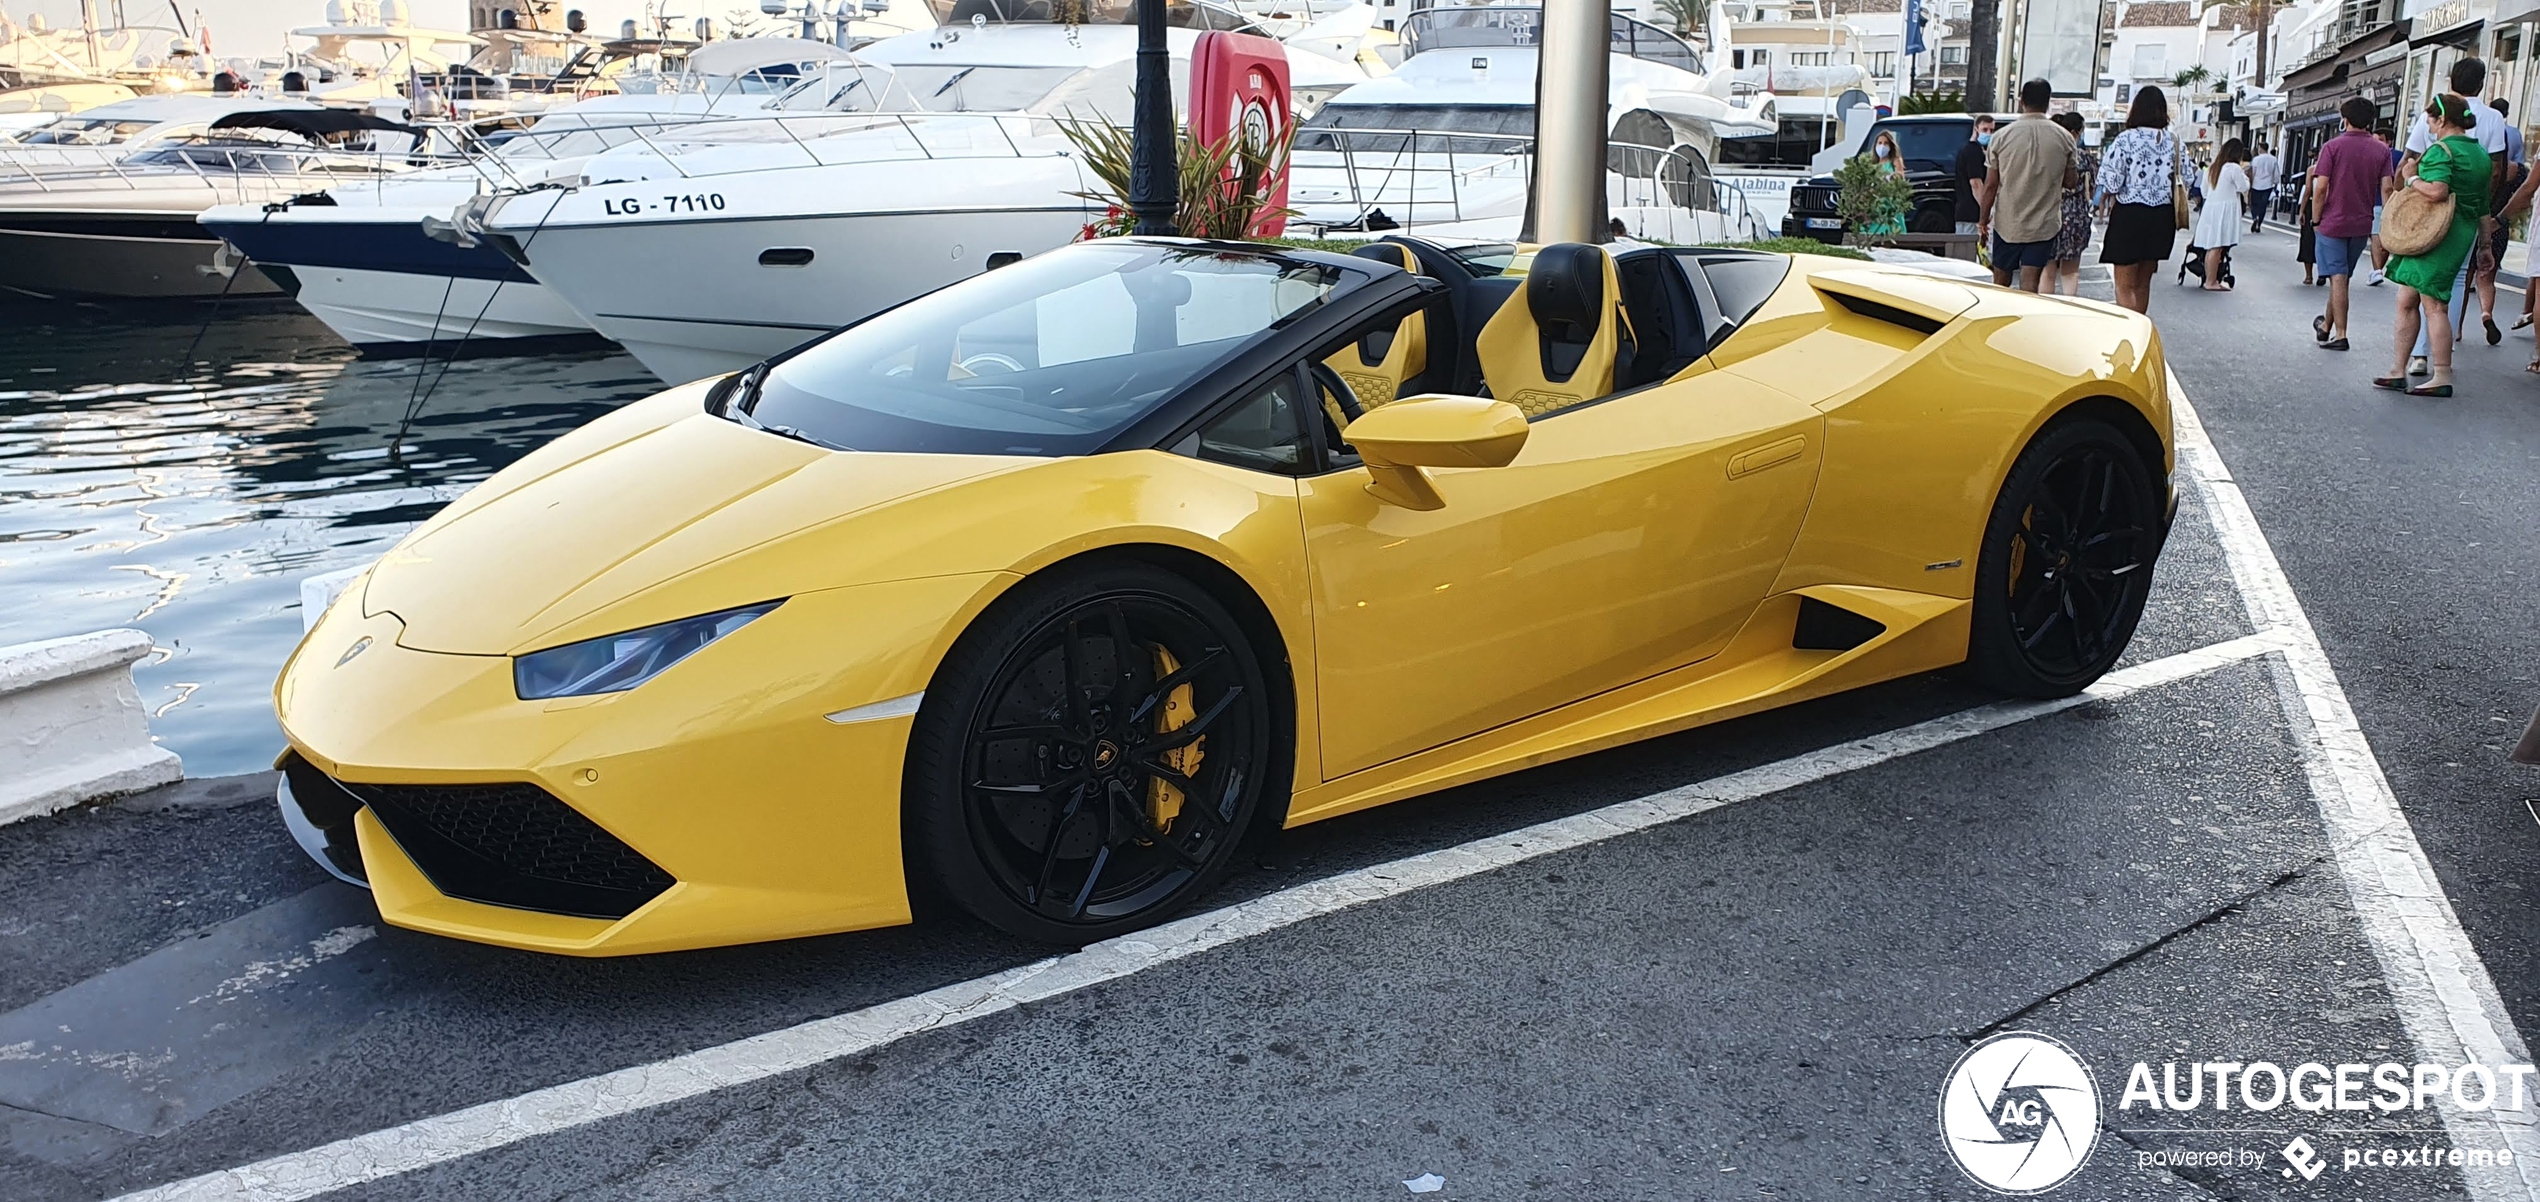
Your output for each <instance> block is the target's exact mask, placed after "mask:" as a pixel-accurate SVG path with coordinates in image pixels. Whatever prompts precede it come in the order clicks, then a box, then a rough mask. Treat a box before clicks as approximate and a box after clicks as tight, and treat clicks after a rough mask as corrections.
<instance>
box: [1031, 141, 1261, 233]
mask: <svg viewBox="0 0 2540 1202" xmlns="http://www.w3.org/2000/svg"><path fill="white" fill-rule="evenodd" d="M1058 128H1059V131H1060V132H1061V133H1064V134H1066V135H1067V140H1068V141H1069V142H1072V143H1074V144H1075V146H1076V153H1077V154H1078V155H1079V156H1080V157H1081V158H1082V159H1083V160H1084V164H1085V169H1086V170H1087V171H1089V172H1091V173H1092V174H1093V176H1094V178H1095V180H1097V181H1099V184H1100V186H1099V187H1097V188H1096V189H1094V190H1093V191H1090V192H1076V193H1072V194H1071V195H1075V196H1080V197H1083V198H1084V199H1086V200H1091V201H1096V202H1099V203H1101V204H1103V205H1105V206H1107V210H1108V211H1106V212H1105V213H1104V214H1103V216H1102V217H1100V218H1097V219H1096V220H1094V221H1093V222H1091V223H1089V224H1087V225H1086V226H1085V235H1084V236H1085V237H1088V238H1107V237H1113V236H1116V235H1120V234H1126V233H1128V232H1130V231H1131V230H1132V229H1134V228H1136V226H1137V215H1136V214H1135V213H1134V212H1132V211H1131V210H1130V208H1129V164H1130V162H1131V160H1132V158H1133V155H1134V150H1133V139H1132V137H1131V135H1130V131H1128V130H1126V129H1122V128H1121V127H1119V126H1117V125H1113V124H1112V123H1110V122H1109V121H1061V122H1059V123H1058ZM1173 140H1174V144H1175V148H1176V157H1177V159H1178V160H1179V167H1180V176H1181V190H1180V196H1181V205H1180V207H1179V208H1178V209H1177V210H1175V213H1174V218H1173V225H1174V228H1175V229H1177V230H1179V231H1181V233H1182V235H1183V236H1184V237H1187V238H1249V237H1251V236H1252V231H1253V229H1254V227H1256V226H1258V225H1260V224H1261V222H1262V221H1263V220H1264V219H1266V218H1269V217H1273V216H1284V215H1288V214H1292V213H1294V212H1295V211H1296V210H1294V209H1273V208H1271V207H1270V203H1269V196H1268V191H1269V185H1270V183H1271V181H1272V180H1273V179H1275V178H1276V177H1277V175H1278V173H1279V172H1281V171H1284V170H1286V168H1287V162H1288V148H1289V147H1290V146H1291V145H1292V144H1294V143H1295V141H1296V126H1295V125H1294V124H1293V123H1291V124H1290V125H1289V126H1288V127H1287V129H1286V130H1284V131H1282V132H1281V133H1280V134H1279V135H1278V136H1277V137H1275V138H1272V139H1271V140H1270V143H1269V144H1268V145H1265V146H1254V145H1252V144H1251V143H1249V142H1248V141H1246V140H1245V138H1244V135H1243V129H1242V128H1241V127H1240V126H1239V127H1237V128H1235V129H1231V130H1228V131H1227V132H1226V136H1225V137H1222V138H1219V139H1218V140H1217V141H1215V142H1209V143H1203V142H1201V141H1200V140H1199V139H1197V138H1194V137H1192V136H1191V132H1190V130H1189V129H1187V128H1176V130H1175V131H1174V139H1173Z"/></svg>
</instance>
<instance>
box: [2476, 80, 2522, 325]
mask: <svg viewBox="0 0 2540 1202" xmlns="http://www.w3.org/2000/svg"><path fill="white" fill-rule="evenodd" d="M2488 107H2489V108H2491V109H2493V110H2495V113H2496V121H2497V123H2498V124H2499V125H2501V126H2503V129H2504V132H2505V133H2506V134H2507V135H2508V136H2507V137H2506V138H2505V152H2504V153H2503V154H2501V155H2492V156H2490V163H2491V166H2492V167H2493V175H2492V177H2491V179H2490V182H2489V186H2488V189H2487V197H2488V204H2487V212H2488V214H2489V216H2488V218H2487V223H2486V225H2485V226H2484V227H2483V228H2482V229H2481V231H2480V243H2479V247H2478V250H2477V252H2476V253H2474V254H2473V255H2472V256H2471V259H2470V269H2469V280H2470V286H2471V287H2472V288H2475V289H2477V290H2478V316H2479V324H2480V325H2481V326H2484V327H2485V328H2486V330H2487V345H2489V346H2494V345H2496V344H2497V343H2500V342H2503V341H2504V340H2505V332H2504V331H2503V330H2500V329H2498V328H2496V270H2497V269H2498V268H2499V267H2502V266H2503V265H2504V262H2505V247H2506V244H2507V242H2508V241H2509V240H2510V239H2511V238H2512V236H2513V235H2512V232H2511V231H2510V230H2508V229H2506V228H2505V219H2504V217H2503V215H2502V214H2503V213H2504V210H2505V208H2506V206H2507V205H2508V204H2510V203H2511V201H2512V199H2513V196H2514V194H2515V193H2516V192H2518V191H2520V190H2521V188H2522V179H2523V176H2524V175H2526V174H2528V173H2529V172H2528V169H2527V168H2525V167H2524V166H2523V162H2522V132H2521V131H2520V130H2517V129H2515V128H2514V127H2513V126H2511V125H2509V124H2505V122H2506V116H2505V102H2504V101H2502V100H2498V101H2496V102H2494V103H2493V104H2490V105H2489V106H2488ZM2526 254H2527V252H2526ZM2523 295H2524V297H2525V298H2526V299H2527V298H2528V297H2529V296H2530V292H2529V290H2528V289H2526V290H2525V291H2524V293H2523Z"/></svg>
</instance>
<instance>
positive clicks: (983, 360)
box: [961, 351, 1023, 376]
mask: <svg viewBox="0 0 2540 1202" xmlns="http://www.w3.org/2000/svg"><path fill="white" fill-rule="evenodd" d="M983 366H985V367H994V368H999V369H1001V370H1004V371H1009V372H1015V371H1021V370H1023V364H1022V363H1021V362H1020V361H1019V360H1017V359H1016V358H1015V357H1014V356H1012V355H1001V354H998V353H997V352H995V351H981V352H979V353H978V354H976V355H972V356H971V357H969V358H967V359H964V360H962V361H961V370H963V371H966V372H969V373H970V374H972V375H974V376H975V375H980V374H983V373H981V372H980V370H979V369H980V368H981V367H983Z"/></svg>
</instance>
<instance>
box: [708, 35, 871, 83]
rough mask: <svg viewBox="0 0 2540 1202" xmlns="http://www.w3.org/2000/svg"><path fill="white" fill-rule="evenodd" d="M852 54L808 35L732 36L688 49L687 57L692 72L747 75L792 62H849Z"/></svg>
mask: <svg viewBox="0 0 2540 1202" xmlns="http://www.w3.org/2000/svg"><path fill="white" fill-rule="evenodd" d="M851 57H852V56H851V55H849V54H848V53H847V52H846V51H844V50H841V49H839V48H837V47H835V46H832V45H830V44H829V43H827V42H815V41H812V40H811V39H809V38H732V39H729V40H727V41H721V42H710V43H707V44H706V45H703V46H699V47H697V48H696V49H694V50H691V51H689V52H688V60H687V61H688V70H689V71H690V72H691V73H692V74H697V75H747V74H749V73H750V72H752V71H757V70H760V69H763V68H766V67H775V66H783V65H786V64H789V63H831V62H846V61H849V59H850V58H851Z"/></svg>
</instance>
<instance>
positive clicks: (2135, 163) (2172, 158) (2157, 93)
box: [2098, 87, 2184, 313]
mask: <svg viewBox="0 0 2540 1202" xmlns="http://www.w3.org/2000/svg"><path fill="white" fill-rule="evenodd" d="M2180 161H2181V160H2180V156H2179V147H2178V139H2177V138H2175V137H2173V136H2171V134H2170V104H2169V98H2168V97H2166V96H2163V95H2162V94H2161V89H2159V88H2157V87H2143V88H2137V89H2135V93H2134V103H2133V104H2132V105H2131V106H2130V107H2128V108H2127V109H2126V116H2125V128H2124V129H2123V130H2120V131H2119V132H2118V134H2117V136H2116V137H2114V138H2112V139H2109V141H2108V149H2107V150H2106V151H2105V152H2103V153H2102V154H2101V155H2100V156H2099V188H2098V191H2099V206H2100V210H2101V211H2102V212H2104V213H2106V214H2107V215H2108V233H2107V236H2106V237H2104V238H2103V239H2101V240H2100V245H2099V261H2100V262H2102V263H2105V264H2107V265H2108V266H2109V267H2110V268H2111V269H2113V271H2114V274H2115V275H2116V289H2117V303H2118V304H2120V305H2123V306H2125V307H2126V308H2129V309H2132V310H2134V311H2135V312H2137V313H2148V312H2150V311H2151V309H2152V273H2153V272H2155V271H2157V270H2159V269H2160V266H2161V263H2162V261H2163V260H2165V259H2168V258H2169V257H2170V250H2171V248H2173V247H2175V246H2177V245H2178V231H2179V229H2180V227H2181V222H2180V221H2179V219H2178V215H2177V214H2178V192H2179V190H2180V188H2181V187H2182V186H2183V183H2184V181H2183V180H2182V179H2181V178H2180V175H2179V164H2180Z"/></svg>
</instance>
